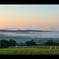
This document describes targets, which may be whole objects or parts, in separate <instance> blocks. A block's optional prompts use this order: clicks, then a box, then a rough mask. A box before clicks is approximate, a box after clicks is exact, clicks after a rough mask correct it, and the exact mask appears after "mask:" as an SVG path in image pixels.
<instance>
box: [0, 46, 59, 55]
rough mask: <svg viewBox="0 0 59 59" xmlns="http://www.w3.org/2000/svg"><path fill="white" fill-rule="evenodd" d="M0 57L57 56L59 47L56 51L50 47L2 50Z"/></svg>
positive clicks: (0, 50)
mask: <svg viewBox="0 0 59 59" xmlns="http://www.w3.org/2000/svg"><path fill="white" fill-rule="evenodd" d="M53 47H55V46H53ZM0 55H59V46H56V49H50V46H36V47H35V46H30V47H21V48H20V47H12V48H11V47H9V48H2V49H0Z"/></svg>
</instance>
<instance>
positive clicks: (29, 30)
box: [0, 29, 52, 32]
mask: <svg viewBox="0 0 59 59" xmlns="http://www.w3.org/2000/svg"><path fill="white" fill-rule="evenodd" d="M0 32H52V31H48V30H46V31H45V30H4V29H3V30H1V29H0Z"/></svg>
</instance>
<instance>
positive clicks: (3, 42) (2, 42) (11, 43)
mask: <svg viewBox="0 0 59 59" xmlns="http://www.w3.org/2000/svg"><path fill="white" fill-rule="evenodd" d="M15 45H16V41H15V40H13V39H10V40H9V41H8V40H5V39H3V40H0V48H8V47H9V46H15Z"/></svg>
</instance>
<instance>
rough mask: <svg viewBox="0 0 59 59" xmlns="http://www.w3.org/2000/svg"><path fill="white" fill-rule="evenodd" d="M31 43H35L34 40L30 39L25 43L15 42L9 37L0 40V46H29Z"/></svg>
mask: <svg viewBox="0 0 59 59" xmlns="http://www.w3.org/2000/svg"><path fill="white" fill-rule="evenodd" d="M31 45H36V43H35V42H34V40H31V41H26V42H25V43H21V42H20V43H16V41H15V40H13V39H10V40H9V41H8V40H5V39H3V40H0V48H8V47H9V46H31Z"/></svg>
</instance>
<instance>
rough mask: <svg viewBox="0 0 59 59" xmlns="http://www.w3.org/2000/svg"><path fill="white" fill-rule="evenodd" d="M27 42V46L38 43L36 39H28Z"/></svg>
mask: <svg viewBox="0 0 59 59" xmlns="http://www.w3.org/2000/svg"><path fill="white" fill-rule="evenodd" d="M25 43H26V45H27V46H31V45H36V43H35V42H34V40H31V41H26V42H25Z"/></svg>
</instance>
